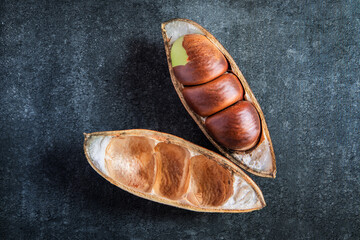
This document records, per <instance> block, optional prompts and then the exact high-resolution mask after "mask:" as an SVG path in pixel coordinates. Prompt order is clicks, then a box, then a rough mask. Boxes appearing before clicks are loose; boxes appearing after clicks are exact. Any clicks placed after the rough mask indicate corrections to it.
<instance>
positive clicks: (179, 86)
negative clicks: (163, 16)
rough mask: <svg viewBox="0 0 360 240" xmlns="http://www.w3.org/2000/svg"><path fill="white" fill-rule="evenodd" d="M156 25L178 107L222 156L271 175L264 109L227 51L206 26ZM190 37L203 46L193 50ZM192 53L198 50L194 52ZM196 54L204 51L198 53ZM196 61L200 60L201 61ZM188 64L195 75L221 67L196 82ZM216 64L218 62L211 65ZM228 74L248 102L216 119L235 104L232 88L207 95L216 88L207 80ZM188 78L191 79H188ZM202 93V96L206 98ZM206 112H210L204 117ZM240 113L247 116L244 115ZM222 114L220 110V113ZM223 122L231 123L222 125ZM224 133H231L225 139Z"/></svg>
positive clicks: (186, 22) (180, 21)
mask: <svg viewBox="0 0 360 240" xmlns="http://www.w3.org/2000/svg"><path fill="white" fill-rule="evenodd" d="M161 29H162V34H163V38H164V43H165V50H166V55H167V61H168V66H169V71H170V76H171V80H172V82H173V84H174V87H175V90H176V92H177V94H178V95H179V97H180V100H181V102H182V103H183V105H184V107H185V108H186V110H187V111H188V112H189V114H190V115H191V117H192V118H193V119H194V120H195V122H196V123H197V124H198V126H199V127H200V129H201V130H202V131H203V133H204V134H205V136H206V137H207V138H208V139H209V140H210V141H211V142H212V143H213V144H214V145H215V147H217V148H218V149H219V150H220V151H221V152H222V153H223V154H224V155H225V156H226V157H227V158H228V159H230V160H231V161H232V162H233V163H235V164H236V165H238V166H240V167H242V168H244V169H246V170H248V171H249V172H251V173H253V174H255V175H258V176H262V177H272V178H275V176H276V163H275V154H274V150H273V147H272V142H271V139H270V135H269V131H268V128H267V125H266V122H265V118H264V114H263V112H262V110H261V108H260V106H259V103H258V102H257V100H256V98H255V96H254V94H253V93H252V91H251V89H250V87H249V85H248V83H247V81H246V80H245V78H244V76H243V75H242V73H241V72H240V70H239V68H238V67H237V65H236V63H235V62H234V60H233V59H232V57H231V56H230V55H229V53H228V52H227V51H226V50H225V49H224V47H223V46H222V45H221V44H220V43H219V42H218V41H217V40H216V39H215V37H214V36H212V35H211V34H210V33H209V32H208V31H206V30H205V29H204V28H203V27H201V26H200V25H199V24H197V23H195V22H193V21H190V20H188V19H173V20H170V21H168V22H165V23H163V24H162V26H161ZM200 36H201V37H200ZM191 39H201V42H202V43H203V46H202V47H201V48H199V49H200V50H199V51H197V50H196V49H195V48H197V47H198V44H197V41H198V40H197V41H193V42H195V44H194V45H192V44H191V42H192V41H191ZM205 43H206V44H205ZM209 45H211V47H209V48H210V49H211V50H208V51H207V50H204V48H206V46H209ZM214 47H215V48H217V50H214ZM189 50H191V51H189ZM194 52H195V53H196V52H197V53H199V54H197V55H196V54H194ZM179 53H180V54H179ZM202 53H207V54H203V55H201V56H200V54H202ZM210 53H212V54H214V56H215V57H213V56H212V55H211V54H210ZM219 53H221V54H222V55H223V56H224V57H225V59H226V61H227V62H228V69H224V68H223V67H222V66H223V64H221V63H220V64H219V59H221V58H220V57H219V56H218V55H219ZM193 55H196V56H197V57H196V59H195V58H194V57H190V56H193ZM197 59H200V60H198V63H195V62H194V61H196V60H197ZM220 62H221V61H220ZM189 63H191V65H189ZM199 63H200V64H199ZM201 63H205V64H204V65H201ZM188 65H189V66H194V65H196V71H197V72H198V73H199V75H201V74H204V72H206V71H207V69H221V71H222V73H221V74H220V75H219V76H218V77H217V78H216V77H215V78H213V79H210V80H209V79H208V78H207V80H206V81H202V80H201V81H200V82H201V83H199V82H196V81H195V82H194V79H191V77H189V76H193V75H194V76H195V73H194V72H195V70H194V69H195V68H194V67H190V68H189V69H190V70H189V71H188V72H186V73H184V72H185V70H184V69H185V68H187V67H188ZM217 65H219V66H220V67H216V66H217ZM209 66H212V67H209ZM179 67H181V71H182V74H181V76H180V75H179V74H178V73H177V72H178V71H179V70H178V69H179ZM199 69H200V70H199ZM221 71H219V72H221ZM219 72H217V74H219ZM200 73H201V74H200ZM228 74H233V75H234V76H236V78H237V80H238V81H239V83H240V85H241V86H242V89H243V91H244V95H243V98H242V99H238V100H242V101H245V102H248V104H243V106H244V107H245V106H246V108H245V109H240V108H238V107H237V108H234V109H236V111H237V112H234V114H235V115H234V116H230V115H228V114H225V115H226V116H227V118H224V119H222V120H221V119H220V118H217V117H215V116H216V115H218V114H220V113H221V114H223V111H224V109H226V107H228V108H231V107H232V106H234V105H232V104H237V103H235V102H236V101H238V100H235V101H234V99H236V97H234V96H235V95H236V94H238V93H236V91H234V92H231V93H229V94H228V96H226V94H225V95H223V94H220V93H221V92H220V91H218V92H219V95H218V96H216V94H213V95H212V94H208V93H209V92H210V93H214V92H216V91H212V88H214V87H213V86H211V84H214V82H215V81H217V79H218V78H222V77H223V76H225V75H228ZM204 75H205V74H204ZM184 76H185V77H184ZM189 82H190V83H191V84H189ZM199 84H201V85H199ZM224 84H225V83H224ZM188 85H191V86H188ZM194 85H197V86H194ZM229 87H230V84H229ZM193 89H196V90H197V91H191V90H193ZM214 89H215V88H214ZM200 90H201V91H200ZM199 92H201V93H199ZM203 93H206V94H203ZM201 94H203V95H201ZM205 95H207V97H206V98H205ZM221 98H222V99H221ZM214 99H219V101H218V102H217V101H216V100H214ZM230 99H231V101H230ZM227 101H228V102H227ZM214 102H215V104H214ZM249 104H250V105H249ZM231 105H232V106H231ZM209 106H211V107H209ZM214 106H215V107H214ZM230 106H231V107H230ZM250 108H253V110H255V111H252V110H250V111H249V109H250ZM204 109H205V110H204ZM209 109H210V110H209ZM227 113H229V112H227ZM211 114H214V115H212V116H210V117H208V116H209V115H211ZM246 114H250V115H249V116H247V115H246ZM225 115H224V114H223V116H225ZM207 118H210V119H211V118H212V119H214V118H217V121H216V122H217V124H206V122H208V123H209V122H214V121H209V120H208V121H207ZM244 120H252V121H253V122H246V121H245V122H244ZM224 122H228V123H231V124H230V125H225V124H224ZM239 123H245V125H243V126H239V125H237V124H239ZM234 124H235V125H234ZM220 126H221V127H222V129H221V128H220ZM234 126H235V127H234ZM249 126H250V127H249ZM239 129H240V130H241V133H240V132H237V133H236V132H234V131H236V130H239ZM219 133H222V134H219ZM224 133H226V134H224ZM229 135H230V136H231V137H230V138H227V139H225V138H226V137H227V136H229Z"/></svg>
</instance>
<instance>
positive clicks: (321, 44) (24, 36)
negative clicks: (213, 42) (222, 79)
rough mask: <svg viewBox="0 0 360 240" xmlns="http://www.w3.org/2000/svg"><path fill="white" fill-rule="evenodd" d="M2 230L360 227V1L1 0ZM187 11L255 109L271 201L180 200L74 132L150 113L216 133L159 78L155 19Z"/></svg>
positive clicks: (198, 232)
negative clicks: (162, 197)
mask: <svg viewBox="0 0 360 240" xmlns="http://www.w3.org/2000/svg"><path fill="white" fill-rule="evenodd" d="M0 6H1V7H0V19H1V35H0V46H1V48H0V49H1V55H0V73H1V82H0V98H1V104H0V127H1V135H0V139H1V148H0V155H1V167H0V179H1V183H0V194H1V195H0V197H1V201H0V236H1V238H2V239H115V238H117V239H242V238H244V239H245V238H246V239H305V238H306V239H307V238H310V239H359V238H360V230H359V229H360V216H359V211H360V200H359V197H360V193H359V189H360V187H359V185H360V179H359V173H360V156H359V155H360V152H359V149H360V147H359V136H360V134H359V131H360V130H359V129H360V124H359V118H360V114H359V99H360V97H359V96H360V94H359V93H360V80H359V73H360V71H359V70H360V67H359V65H360V62H359V56H360V53H359V45H360V44H359V41H360V34H359V29H360V20H359V17H360V3H359V1H358V0H355V1H327V2H326V1H270V0H266V1H170V0H164V1H103V2H99V1H76V3H75V2H73V1H53V2H52V3H50V1H1V5H0ZM175 17H183V18H189V19H192V20H194V21H196V22H198V23H199V24H201V25H202V26H204V27H205V28H206V29H208V30H209V31H210V32H211V33H212V34H213V35H214V36H215V37H217V38H218V40H219V41H220V42H221V43H222V44H223V46H224V47H225V48H226V49H227V50H228V51H229V52H230V54H231V55H232V56H233V58H234V59H235V61H236V62H237V63H238V65H239V67H240V69H241V70H242V72H243V74H244V76H245V78H246V79H247V80H248V82H249V84H250V86H251V88H252V90H253V92H254V93H255V95H256V97H257V99H258V101H259V102H260V105H261V107H262V109H263V111H264V113H265V116H266V119H267V123H268V126H269V130H270V134H271V137H272V141H273V144H274V148H275V153H276V157H277V167H278V175H277V178H276V179H275V180H271V179H262V178H259V177H255V176H253V175H251V174H249V175H250V176H251V177H252V178H253V179H254V181H255V182H256V183H258V185H259V186H260V187H261V189H262V191H263V193H264V197H265V199H266V202H267V207H266V208H264V209H263V210H261V211H256V212H253V213H248V214H208V213H195V212H190V211H185V210H181V209H177V208H173V207H168V206H164V205H161V204H157V203H154V202H150V201H147V200H143V199H140V198H138V197H135V196H133V195H131V194H128V193H126V192H124V191H122V190H120V189H118V188H116V187H115V186H113V185H111V184H109V183H108V182H107V181H105V180H104V179H103V178H102V177H101V176H99V175H98V174H97V173H96V172H95V171H94V170H93V169H91V167H90V166H89V165H88V163H87V161H86V159H85V156H84V154H83V149H82V144H83V135H82V134H83V132H94V131H104V130H119V129H130V128H147V129H153V130H158V131H163V132H168V133H171V134H175V135H177V136H180V137H183V138H185V139H187V140H190V141H192V142H194V143H196V144H199V145H202V146H204V147H207V148H210V149H213V150H214V148H213V147H212V146H211V145H210V143H209V142H208V141H207V139H206V138H205V137H204V136H203V134H202V133H201V131H200V130H199V129H198V127H197V125H196V124H195V123H194V122H193V120H192V119H191V118H190V116H189V115H188V114H187V113H186V111H185V110H184V108H183V106H182V105H181V103H180V101H179V100H178V98H177V95H176V93H175V91H174V89H173V86H172V84H171V81H170V77H169V73H168V69H167V65H166V59H165V51H164V47H163V42H162V37H161V32H160V23H161V22H163V21H166V20H169V19H171V18H175Z"/></svg>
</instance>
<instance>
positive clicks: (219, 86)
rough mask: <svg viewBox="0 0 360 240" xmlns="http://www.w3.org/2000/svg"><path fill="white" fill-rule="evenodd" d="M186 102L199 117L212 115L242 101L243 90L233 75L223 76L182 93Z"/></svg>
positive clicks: (185, 89)
mask: <svg viewBox="0 0 360 240" xmlns="http://www.w3.org/2000/svg"><path fill="white" fill-rule="evenodd" d="M182 93H183V95H184V98H185V100H186V102H187V103H188V104H189V106H190V107H191V109H192V110H194V111H195V112H196V113H197V114H199V115H200V116H203V117H206V116H209V115H212V114H214V113H216V112H218V111H220V110H222V109H224V108H227V107H228V106H230V105H232V104H234V103H235V102H237V101H239V100H242V99H243V94H244V90H243V88H242V86H241V84H240V82H239V79H237V77H236V76H235V75H234V74H231V73H227V74H223V75H221V76H220V77H218V78H217V79H215V80H214V81H211V82H208V83H205V84H202V85H199V86H193V87H185V88H184V89H183V91H182Z"/></svg>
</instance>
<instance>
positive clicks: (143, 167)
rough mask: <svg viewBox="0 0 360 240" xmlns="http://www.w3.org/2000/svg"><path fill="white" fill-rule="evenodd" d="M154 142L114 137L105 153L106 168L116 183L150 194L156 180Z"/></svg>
mask: <svg viewBox="0 0 360 240" xmlns="http://www.w3.org/2000/svg"><path fill="white" fill-rule="evenodd" d="M154 145H155V143H154V140H152V139H148V138H145V137H135V136H133V137H126V138H122V137H114V138H112V139H111V140H110V142H109V144H108V146H107V148H106V151H105V167H106V169H107V171H108V172H109V176H110V177H111V178H113V179H115V180H116V181H118V182H120V183H122V184H125V185H127V186H129V187H132V188H135V189H137V190H139V191H142V192H149V191H150V190H151V188H152V186H153V183H154V179H155V168H154V166H155V160H154V150H153V149H154Z"/></svg>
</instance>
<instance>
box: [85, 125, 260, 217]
mask: <svg viewBox="0 0 360 240" xmlns="http://www.w3.org/2000/svg"><path fill="white" fill-rule="evenodd" d="M84 135H85V140H84V152H85V156H86V158H87V160H88V163H89V164H90V165H91V167H92V168H93V169H94V170H95V171H96V172H97V173H98V174H99V175H101V176H102V177H103V178H105V179H106V180H107V181H109V182H110V183H112V184H114V185H116V186H117V187H119V188H121V189H123V190H125V191H128V192H130V193H132V194H134V195H136V196H139V197H142V198H145V199H148V200H152V201H155V202H158V203H163V204H166V205H170V206H174V207H178V208H183V209H187V210H192V211H198V212H226V213H240V212H251V211H254V210H259V209H261V208H263V207H265V206H266V203H265V200H264V197H263V194H262V192H261V190H260V188H259V187H258V186H257V185H256V183H255V182H254V181H253V180H251V178H250V177H249V176H247V175H246V174H245V173H244V172H243V171H242V170H240V169H239V168H238V167H236V165H234V164H233V163H231V162H230V161H228V160H227V159H226V158H224V157H223V156H221V155H219V154H216V153H214V152H212V151H210V150H208V149H205V148H203V147H200V146H198V145H195V144H193V143H191V142H189V141H186V140H184V139H182V138H179V137H176V136H174V135H171V134H166V133H162V132H157V131H151V130H146V129H131V130H121V131H107V132H94V133H84ZM99 136H104V137H121V136H124V137H125V136H139V137H149V138H152V139H155V140H156V141H159V142H164V143H172V144H176V145H179V146H182V147H184V148H186V149H188V150H189V151H192V152H196V153H197V154H199V155H200V156H201V155H203V156H205V157H207V158H209V159H212V160H215V161H216V162H218V163H219V164H220V165H222V166H223V167H224V168H226V169H229V171H232V172H233V173H234V174H236V175H237V176H239V177H240V178H241V179H242V180H243V181H245V182H246V183H247V184H248V185H249V186H250V187H251V188H252V189H253V190H254V192H255V194H256V199H257V201H258V203H257V205H258V207H256V208H249V209H220V208H211V207H208V208H204V207H198V206H192V205H189V204H184V203H181V202H178V201H172V200H171V199H168V200H167V199H164V198H160V197H157V196H156V195H150V194H148V193H144V192H141V191H137V190H135V189H133V188H131V187H128V186H126V185H124V184H121V183H120V182H118V181H116V180H114V179H112V178H111V177H109V176H108V175H107V174H106V173H104V172H103V171H102V170H101V169H102V168H104V166H99V165H98V164H97V163H95V162H94V161H93V159H92V158H91V151H94V149H91V148H90V144H91V141H92V139H93V138H94V137H99ZM95 150H96V149H95ZM238 194H239V193H238ZM240 194H241V192H240Z"/></svg>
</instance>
